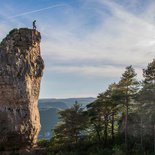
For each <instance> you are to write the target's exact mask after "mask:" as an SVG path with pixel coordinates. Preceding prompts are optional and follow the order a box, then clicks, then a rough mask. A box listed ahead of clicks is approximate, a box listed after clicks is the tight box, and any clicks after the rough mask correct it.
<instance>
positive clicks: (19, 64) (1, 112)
mask: <svg viewBox="0 0 155 155" xmlns="http://www.w3.org/2000/svg"><path fill="white" fill-rule="evenodd" d="M40 41H41V35H40V33H39V32H38V31H36V30H32V29H27V28H21V29H14V30H12V31H10V33H9V34H8V35H7V36H6V38H4V39H3V40H2V42H1V43H0V147H4V149H6V150H7V149H20V148H27V147H33V146H34V145H35V143H36V140H37V136H38V133H39V131H40V117H39V112H38V107H37V104H38V97H39V92H40V82H41V77H42V75H43V69H44V62H43V59H42V57H41V55H40Z"/></svg>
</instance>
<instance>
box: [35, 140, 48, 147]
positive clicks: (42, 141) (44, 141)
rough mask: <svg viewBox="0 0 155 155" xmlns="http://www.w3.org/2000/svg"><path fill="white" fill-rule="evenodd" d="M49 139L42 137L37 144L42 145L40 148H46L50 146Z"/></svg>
mask: <svg viewBox="0 0 155 155" xmlns="http://www.w3.org/2000/svg"><path fill="white" fill-rule="evenodd" d="M49 143H50V142H49V140H46V139H41V140H39V141H38V142H37V145H38V146H39V147H40V148H45V147H48V146H49Z"/></svg>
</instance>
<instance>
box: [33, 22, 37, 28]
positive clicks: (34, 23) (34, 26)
mask: <svg viewBox="0 0 155 155" xmlns="http://www.w3.org/2000/svg"><path fill="white" fill-rule="evenodd" d="M33 29H34V30H36V29H37V27H36V20H34V21H33Z"/></svg>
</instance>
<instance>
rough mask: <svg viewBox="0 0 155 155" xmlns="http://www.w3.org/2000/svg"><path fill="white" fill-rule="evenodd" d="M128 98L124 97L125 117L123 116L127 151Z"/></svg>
mask: <svg viewBox="0 0 155 155" xmlns="http://www.w3.org/2000/svg"><path fill="white" fill-rule="evenodd" d="M128 110H129V107H128V97H126V116H125V146H126V151H128Z"/></svg>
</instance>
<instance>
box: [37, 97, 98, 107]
mask: <svg viewBox="0 0 155 155" xmlns="http://www.w3.org/2000/svg"><path fill="white" fill-rule="evenodd" d="M95 99H96V98H93V97H87V98H66V99H55V98H51V99H40V100H39V104H38V106H39V108H51V107H52V108H61V109H66V108H69V107H71V106H72V105H73V104H74V103H75V101H77V102H78V103H79V104H82V105H83V106H86V105H87V104H88V103H91V102H93V101H94V100H95Z"/></svg>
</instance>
